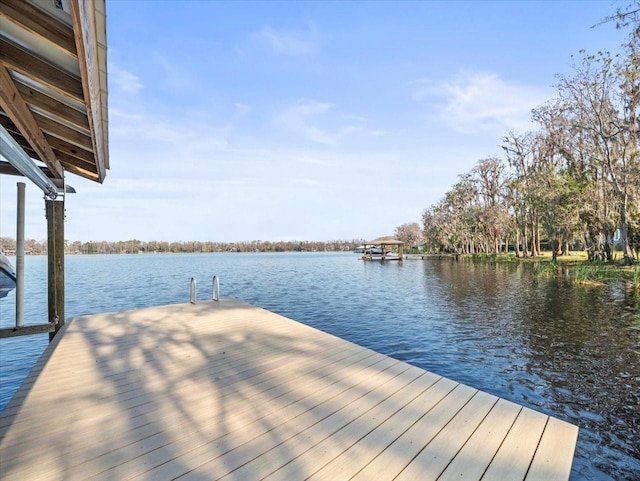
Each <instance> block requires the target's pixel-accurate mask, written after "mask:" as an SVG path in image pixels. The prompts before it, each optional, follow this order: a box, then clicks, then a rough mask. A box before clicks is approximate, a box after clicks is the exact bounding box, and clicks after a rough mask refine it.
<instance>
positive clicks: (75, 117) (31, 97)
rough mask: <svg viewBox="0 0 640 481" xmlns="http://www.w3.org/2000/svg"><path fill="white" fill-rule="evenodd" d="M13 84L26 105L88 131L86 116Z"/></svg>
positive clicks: (28, 88)
mask: <svg viewBox="0 0 640 481" xmlns="http://www.w3.org/2000/svg"><path fill="white" fill-rule="evenodd" d="M14 83H15V84H16V87H17V88H18V92H20V95H21V96H22V98H23V99H24V101H25V102H26V103H27V104H28V105H31V106H32V107H35V108H37V109H39V110H42V111H44V112H47V113H49V114H51V115H52V116H54V117H59V118H63V119H65V120H66V121H67V122H69V123H70V124H73V125H76V126H77V127H78V128H80V129H82V130H86V131H87V132H88V131H89V121H88V120H87V116H86V114H84V113H82V112H80V111H79V110H76V109H74V108H73V107H69V106H68V105H66V104H63V103H62V102H58V101H57V100H56V99H54V98H51V97H49V96H48V95H45V94H43V93H42V92H39V91H38V90H36V89H34V88H31V87H29V86H27V85H24V84H22V83H20V82H18V81H14Z"/></svg>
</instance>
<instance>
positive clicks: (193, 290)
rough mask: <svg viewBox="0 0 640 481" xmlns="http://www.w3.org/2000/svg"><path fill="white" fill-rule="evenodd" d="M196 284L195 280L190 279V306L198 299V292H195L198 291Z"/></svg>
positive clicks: (193, 278)
mask: <svg viewBox="0 0 640 481" xmlns="http://www.w3.org/2000/svg"><path fill="white" fill-rule="evenodd" d="M196 284H197V283H196V278H195V277H192V278H191V285H190V291H191V292H190V299H191V301H190V302H191V304H195V303H196V301H197V299H198V292H197V291H198V289H197V286H196Z"/></svg>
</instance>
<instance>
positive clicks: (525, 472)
mask: <svg viewBox="0 0 640 481" xmlns="http://www.w3.org/2000/svg"><path fill="white" fill-rule="evenodd" d="M577 433H578V428H577V427H575V426H573V425H571V424H568V423H566V422H563V421H560V420H558V419H555V418H552V417H549V416H546V415H544V414H541V413H538V412H535V411H533V410H530V409H528V408H524V407H521V406H518V405H516V404H514V403H511V402H509V401H506V400H504V399H499V398H497V397H495V396H492V395H490V394H486V393H483V392H481V391H478V390H476V389H472V388H470V387H467V386H464V385H461V384H459V383H457V382H455V381H452V380H449V379H446V378H443V377H440V376H437V375H435V374H432V373H430V372H427V371H424V370H422V369H418V368H416V367H413V366H410V365H409V364H406V363H404V362H400V361H397V360H395V359H392V358H390V357H387V356H384V355H382V354H379V353H376V352H374V351H371V350H369V349H365V348H363V347H360V346H357V345H355V344H352V343H350V342H347V341H345V340H342V339H339V338H337V337H334V336H331V335H329V334H326V333H323V332H321V331H318V330H316V329H313V328H310V327H308V326H305V325H303V324H300V323H298V322H295V321H292V320H290V319H287V318H285V317H282V316H279V315H277V314H274V313H271V312H269V311H265V310H263V309H259V308H256V307H254V306H251V305H249V304H246V303H243V302H240V301H237V300H233V299H223V300H222V301H220V302H219V303H216V302H213V301H205V302H200V303H198V304H195V305H194V304H179V305H170V306H162V307H155V308H148V309H141V310H134V311H125V312H114V313H107V314H96V315H91V316H84V317H79V318H76V319H74V320H72V321H71V322H70V323H69V324H67V325H66V326H65V327H64V328H63V330H62V331H61V332H60V334H59V335H58V336H56V338H55V339H54V341H53V342H52V344H51V345H50V346H49V347H48V348H47V350H46V351H45V353H44V354H43V356H42V358H41V359H40V360H39V362H38V363H37V365H36V366H35V368H34V369H33V371H32V372H31V374H30V375H29V377H28V378H27V379H26V380H25V382H24V384H23V385H22V387H21V388H20V389H19V391H18V392H17V393H16V395H15V397H14V398H13V399H12V401H11V402H10V403H9V405H8V406H7V407H6V409H5V410H4V412H3V413H2V414H1V415H0V478H1V479H3V480H6V481H8V480H19V481H24V480H31V481H33V480H54V479H55V480H58V479H64V480H78V479H83V480H84V479H91V480H125V479H136V480H165V479H176V478H185V479H193V480H212V479H236V480H258V479H269V480H278V479H279V480H302V479H307V478H311V479H325V480H332V481H333V480H342V479H358V480H391V479H398V480H406V479H415V480H421V481H424V480H430V479H434V480H435V479H438V480H454V479H455V480H479V479H484V480H510V481H514V480H527V481H533V480H544V481H553V480H566V479H568V477H569V472H570V469H571V463H572V460H573V453H574V448H575V443H576V438H577Z"/></svg>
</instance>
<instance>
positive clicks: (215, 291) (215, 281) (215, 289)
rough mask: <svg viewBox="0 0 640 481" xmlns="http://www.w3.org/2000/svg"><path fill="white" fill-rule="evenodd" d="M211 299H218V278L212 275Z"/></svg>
mask: <svg viewBox="0 0 640 481" xmlns="http://www.w3.org/2000/svg"><path fill="white" fill-rule="evenodd" d="M211 299H212V300H214V301H219V300H220V279H219V278H218V276H213V286H212V292H211Z"/></svg>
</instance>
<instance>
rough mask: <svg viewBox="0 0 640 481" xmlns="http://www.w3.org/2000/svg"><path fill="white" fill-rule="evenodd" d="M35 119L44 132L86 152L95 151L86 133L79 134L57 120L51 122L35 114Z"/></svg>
mask: <svg viewBox="0 0 640 481" xmlns="http://www.w3.org/2000/svg"><path fill="white" fill-rule="evenodd" d="M33 118H34V119H36V122H38V125H39V126H40V129H42V132H44V133H46V134H49V135H53V136H54V137H58V138H59V139H61V140H64V141H65V142H68V143H70V144H73V145H77V146H78V147H82V148H83V149H85V150H88V151H91V149H93V143H92V142H91V137H90V136H89V135H87V134H85V133H82V132H78V131H77V130H74V129H72V128H70V127H67V126H66V125H62V124H60V123H58V122H56V121H55V120H51V119H50V118H48V117H45V116H44V115H41V114H38V113H36V112H33Z"/></svg>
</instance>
